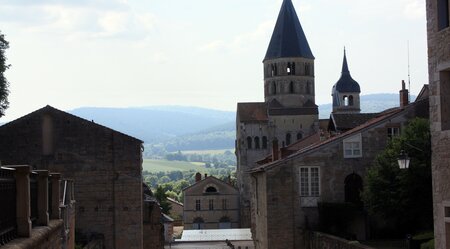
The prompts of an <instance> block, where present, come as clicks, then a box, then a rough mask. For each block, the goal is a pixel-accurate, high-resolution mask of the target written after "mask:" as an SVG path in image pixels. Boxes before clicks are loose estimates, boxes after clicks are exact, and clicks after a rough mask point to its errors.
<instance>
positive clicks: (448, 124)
mask: <svg viewBox="0 0 450 249" xmlns="http://www.w3.org/2000/svg"><path fill="white" fill-rule="evenodd" d="M439 85H440V90H441V91H440V100H441V103H440V108H441V120H440V121H441V130H443V131H446V130H450V115H448V114H449V113H450V71H441V72H440V73H439Z"/></svg>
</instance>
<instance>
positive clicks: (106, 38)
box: [0, 0, 428, 122]
mask: <svg viewBox="0 0 450 249" xmlns="http://www.w3.org/2000/svg"><path fill="white" fill-rule="evenodd" d="M292 1H293V4H294V6H295V8H296V10H297V14H298V16H299V18H300V22H301V24H302V27H303V30H304V32H305V34H306V37H307V39H308V42H309V45H310V47H311V50H312V52H313V54H314V56H315V58H316V59H315V89H316V103H317V104H324V103H329V102H331V88H332V86H333V84H334V83H336V81H337V80H338V79H339V76H340V71H341V67H342V57H343V48H344V46H345V47H346V50H347V59H348V64H349V69H350V72H351V74H352V76H353V78H354V79H355V80H356V81H358V82H359V84H360V86H361V91H362V93H361V94H362V95H366V94H372V93H398V91H399V90H400V87H401V80H407V78H408V43H409V54H410V56H409V57H410V59H409V61H410V73H411V93H412V94H417V93H418V92H419V91H420V89H421V87H422V85H423V84H426V83H427V81H428V72H427V48H426V19H425V0H395V1H392V0H292ZM281 3H282V1H281V0H189V1H186V0H0V31H1V32H2V33H3V34H5V36H6V39H7V40H8V41H9V42H10V48H9V49H8V50H7V52H6V54H7V58H8V61H7V62H8V63H9V64H11V68H10V69H9V70H8V71H7V73H6V77H7V79H8V81H9V82H10V88H9V90H10V95H9V101H10V107H9V109H8V110H7V111H6V115H5V116H4V117H2V118H1V119H0V122H5V121H10V120H13V119H15V118H18V117H20V116H23V115H26V114H28V113H30V112H32V111H34V110H36V109H39V108H41V107H43V106H45V105H51V106H53V107H56V108H58V109H61V110H71V109H75V108H78V107H86V106H91V107H92V106H95V107H142V106H153V105H182V106H199V107H205V108H213V109H219V110H232V111H234V110H236V103H237V102H255V101H264V93H263V84H264V83H263V64H262V60H263V58H264V55H265V53H266V50H267V47H268V44H269V41H270V38H271V34H272V31H273V28H274V25H275V22H276V18H277V16H278V12H279V10H280V7H281Z"/></svg>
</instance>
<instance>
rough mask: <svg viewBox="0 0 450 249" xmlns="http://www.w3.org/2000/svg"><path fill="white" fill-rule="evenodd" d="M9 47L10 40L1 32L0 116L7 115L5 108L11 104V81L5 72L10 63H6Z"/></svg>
mask: <svg viewBox="0 0 450 249" xmlns="http://www.w3.org/2000/svg"><path fill="white" fill-rule="evenodd" d="M8 48H9V43H8V41H6V40H5V35H3V34H2V33H1V32H0V117H2V116H3V115H5V110H6V109H7V108H8V106H9V102H8V95H9V90H8V87H9V82H8V80H7V79H6V77H5V75H4V73H5V71H6V69H8V68H9V67H10V65H8V64H6V55H5V50H6V49H8Z"/></svg>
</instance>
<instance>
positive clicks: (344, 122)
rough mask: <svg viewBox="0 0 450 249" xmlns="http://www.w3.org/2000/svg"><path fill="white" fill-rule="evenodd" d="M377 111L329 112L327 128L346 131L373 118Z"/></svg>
mask: <svg viewBox="0 0 450 249" xmlns="http://www.w3.org/2000/svg"><path fill="white" fill-rule="evenodd" d="M377 115H380V114H379V113H331V114H330V121H329V124H328V130H334V131H347V130H350V129H353V128H355V127H357V126H359V125H362V124H364V123H365V122H367V121H369V120H371V119H372V118H375V117H376V116H377Z"/></svg>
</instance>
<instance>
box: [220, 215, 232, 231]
mask: <svg viewBox="0 0 450 249" xmlns="http://www.w3.org/2000/svg"><path fill="white" fill-rule="evenodd" d="M230 228H231V219H230V218H228V217H226V216H223V217H222V218H220V220H219V229H230Z"/></svg>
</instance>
